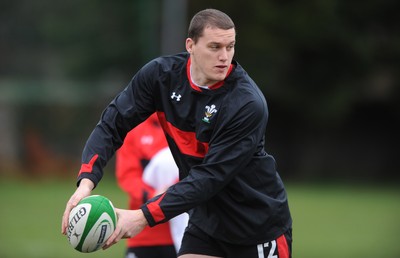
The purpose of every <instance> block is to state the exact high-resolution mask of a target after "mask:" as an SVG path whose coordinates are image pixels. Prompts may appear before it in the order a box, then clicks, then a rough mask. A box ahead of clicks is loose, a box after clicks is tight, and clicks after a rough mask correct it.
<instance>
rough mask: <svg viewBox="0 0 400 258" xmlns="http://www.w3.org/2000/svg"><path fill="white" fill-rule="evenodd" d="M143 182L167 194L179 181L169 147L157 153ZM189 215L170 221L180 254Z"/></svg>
mask: <svg viewBox="0 0 400 258" xmlns="http://www.w3.org/2000/svg"><path fill="white" fill-rule="evenodd" d="M143 181H144V182H146V183H147V184H148V185H151V186H152V187H153V188H154V189H157V190H158V191H159V192H165V190H167V188H168V187H170V186H171V185H173V184H175V183H177V182H178V181H179V169H178V167H177V165H176V163H175V160H174V157H173V156H172V153H171V150H170V149H169V147H165V148H164V149H162V150H160V151H159V152H157V154H156V155H154V156H153V158H152V159H151V161H150V163H149V164H148V165H147V166H146V168H145V169H144V172H143ZM188 219H189V215H188V214H187V213H182V214H180V215H178V216H176V217H175V218H173V219H171V220H170V221H169V225H170V230H171V236H172V240H173V242H174V245H175V249H176V251H177V252H178V250H179V248H180V246H181V241H182V237H183V233H184V232H185V228H186V226H187V222H188Z"/></svg>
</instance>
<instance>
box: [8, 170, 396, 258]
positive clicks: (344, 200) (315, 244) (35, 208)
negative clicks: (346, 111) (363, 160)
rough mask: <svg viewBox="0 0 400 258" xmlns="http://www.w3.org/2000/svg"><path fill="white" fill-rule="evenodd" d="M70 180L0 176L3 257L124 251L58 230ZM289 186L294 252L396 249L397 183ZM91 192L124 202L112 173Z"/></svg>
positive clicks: (307, 257) (391, 252)
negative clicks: (77, 240)
mask: <svg viewBox="0 0 400 258" xmlns="http://www.w3.org/2000/svg"><path fill="white" fill-rule="evenodd" d="M74 183H75V182H74V179H67V180H66V179H64V180H47V181H43V180H35V181H28V180H16V179H5V178H0V196H1V198H2V204H3V205H2V208H1V210H0V214H1V220H0V239H1V241H0V257H2V258H21V257H30V258H36V257H37V258H54V257H62V258H69V257H88V258H89V257H107V258H110V257H121V258H122V257H123V256H124V255H123V253H124V249H125V245H124V243H122V242H120V243H118V244H117V245H115V246H113V247H112V248H110V249H108V250H106V251H102V250H100V251H98V252H95V253H91V254H81V253H79V252H77V251H75V250H74V249H73V248H72V247H71V246H70V245H69V244H68V241H67V238H66V237H65V236H64V235H62V234H61V233H60V230H61V216H62V213H63V211H64V208H65V203H66V201H67V200H68V198H69V197H70V195H71V194H72V192H73V191H74V189H75V188H74ZM287 190H288V194H289V200H290V206H291V210H292V215H293V219H294V230H293V236H294V242H293V250H294V257H295V258H314V257H316V258H317V257H318V258H329V257H335V258H337V257H341V258H343V257H352V258H354V257H363V258H368V257H371V258H372V257H374V258H376V257H385V258H395V257H400V245H399V244H398V243H397V242H398V239H399V233H400V222H399V219H400V189H399V187H398V186H391V187H384V186H380V187H372V186H362V185H361V186H360V185H359V186H352V185H343V184H336V185H335V184H331V185H304V184H293V183H289V184H288V185H287ZM93 193H94V194H102V195H105V196H107V197H109V198H110V199H111V200H112V201H113V203H114V205H115V206H116V207H125V206H126V203H127V199H126V196H125V195H124V193H122V192H121V190H119V188H118V187H117V186H116V185H115V182H113V180H111V179H109V180H103V181H102V182H101V184H100V185H99V187H98V188H96V189H95V191H94V192H93ZM244 258H245V257H244Z"/></svg>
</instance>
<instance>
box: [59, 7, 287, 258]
mask: <svg viewBox="0 0 400 258" xmlns="http://www.w3.org/2000/svg"><path fill="white" fill-rule="evenodd" d="M235 43H236V30H235V25H234V23H233V22H232V20H231V19H230V17H229V16H227V15H226V14H225V13H223V12H221V11H218V10H215V9H205V10H203V11H200V12H198V13H197V14H196V15H195V16H194V17H193V18H192V20H191V22H190V26H189V31H188V38H187V39H186V50H187V52H185V53H180V54H177V55H173V56H165V57H159V58H156V59H154V60H152V61H150V62H149V63H147V64H146V65H145V66H143V67H142V68H141V69H140V70H139V71H138V72H137V73H136V75H135V76H134V77H133V79H132V80H131V82H130V83H129V85H128V86H127V87H126V88H125V89H124V90H123V91H122V92H121V93H120V94H118V95H117V96H116V98H115V99H114V100H113V101H112V102H111V103H110V104H109V105H108V106H107V108H106V109H105V110H104V112H103V114H102V116H101V119H100V121H99V123H98V124H97V126H96V127H95V129H94V130H93V132H92V134H91V135H90V137H89V139H88V141H87V143H86V146H85V148H84V151H83V155H82V167H81V170H80V172H79V176H78V188H77V189H76V191H75V192H74V194H73V195H72V196H71V198H70V200H69V201H68V203H67V205H66V209H65V212H64V216H63V220H62V233H64V234H65V232H66V228H67V224H68V214H69V212H70V211H71V209H72V208H73V207H74V206H76V205H77V203H78V202H79V201H80V200H81V199H82V198H83V197H86V196H88V195H90V194H91V191H92V189H93V188H94V187H95V186H96V185H97V184H98V183H99V181H100V179H101V178H102V176H103V168H104V166H105V165H106V164H107V162H108V160H109V159H110V158H111V157H112V156H113V155H114V153H115V151H116V149H118V148H119V147H120V146H121V144H122V143H123V140H124V138H125V135H126V134H127V133H128V132H129V131H130V130H131V129H132V128H134V127H135V126H137V125H138V124H140V123H141V122H143V121H144V120H145V119H146V118H148V117H149V116H150V115H151V114H152V113H154V112H156V113H157V116H158V119H159V121H160V123H161V125H162V127H163V130H164V132H165V135H166V138H167V141H168V144H169V147H170V149H171V152H172V154H173V156H174V159H175V161H176V163H177V165H178V167H179V173H180V181H179V182H178V183H177V184H175V185H173V186H171V187H170V188H168V190H167V191H166V192H165V193H164V194H162V195H159V196H156V197H154V198H152V199H150V200H149V201H148V202H147V203H145V204H144V205H143V206H142V207H141V208H140V209H138V210H125V209H116V212H117V215H118V223H117V227H116V230H115V232H114V233H113V234H112V236H111V237H110V238H109V239H108V241H107V243H106V245H105V247H104V248H105V249H106V248H108V247H110V246H111V245H113V244H115V243H117V242H118V241H119V240H120V239H121V238H128V237H133V236H135V235H137V234H138V233H139V232H140V231H141V230H142V229H143V228H144V227H145V226H146V225H149V226H156V225H157V224H160V223H164V222H167V221H168V220H169V219H171V218H173V217H175V216H177V215H179V214H181V213H183V212H188V213H189V215H190V221H189V225H188V227H187V229H186V232H185V235H184V237H183V240H182V246H181V249H180V251H179V257H180V258H190V257H192V258H194V257H229V258H253V257H254V258H262V257H276V258H278V257H279V258H288V257H291V243H292V238H291V228H292V220H291V216H290V211H289V207H288V200H287V195H286V191H285V188H284V185H283V183H282V181H281V178H280V177H279V175H278V173H277V171H276V166H275V160H274V158H273V157H272V156H271V155H269V154H267V153H266V151H265V149H264V143H265V139H264V137H265V130H266V126H267V120H268V109H267V104H266V101H265V98H264V96H263V94H262V92H261V91H260V90H259V88H258V87H257V85H256V83H255V82H254V81H253V80H252V79H251V78H250V77H249V75H248V74H247V73H246V72H245V71H244V69H243V68H242V67H241V66H240V65H239V63H237V62H236V61H234V60H233V56H234V52H235Z"/></svg>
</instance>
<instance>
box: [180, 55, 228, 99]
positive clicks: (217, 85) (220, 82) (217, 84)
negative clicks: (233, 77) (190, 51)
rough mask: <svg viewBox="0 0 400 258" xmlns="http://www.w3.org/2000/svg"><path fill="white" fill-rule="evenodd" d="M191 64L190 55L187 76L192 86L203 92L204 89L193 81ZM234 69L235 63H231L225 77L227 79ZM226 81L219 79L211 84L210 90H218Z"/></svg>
mask: <svg viewBox="0 0 400 258" xmlns="http://www.w3.org/2000/svg"><path fill="white" fill-rule="evenodd" d="M190 64H191V59H190V57H189V59H188V62H187V64H186V74H187V77H188V79H189V83H190V86H191V87H192V88H193V89H194V90H196V91H199V92H201V91H203V89H201V88H200V87H199V86H197V85H196V84H194V83H193V81H192V78H191V76H190ZM232 69H233V64H231V65H230V66H229V69H228V72H227V73H226V76H225V79H226V77H228V76H229V74H230V73H231V72H232ZM224 82H225V81H219V82H217V83H215V84H213V85H211V86H209V87H208V89H210V90H216V89H218V88H220V87H221V86H222V85H224Z"/></svg>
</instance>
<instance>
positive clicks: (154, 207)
mask: <svg viewBox="0 0 400 258" xmlns="http://www.w3.org/2000/svg"><path fill="white" fill-rule="evenodd" d="M164 196H165V193H164V194H163V195H162V196H161V197H160V198H158V200H157V201H155V202H152V203H149V204H148V205H147V208H148V209H149V211H150V213H151V216H153V219H154V222H155V223H158V222H160V221H162V220H163V219H165V215H164V212H163V211H162V210H161V207H160V202H161V200H162V199H163V198H164Z"/></svg>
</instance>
